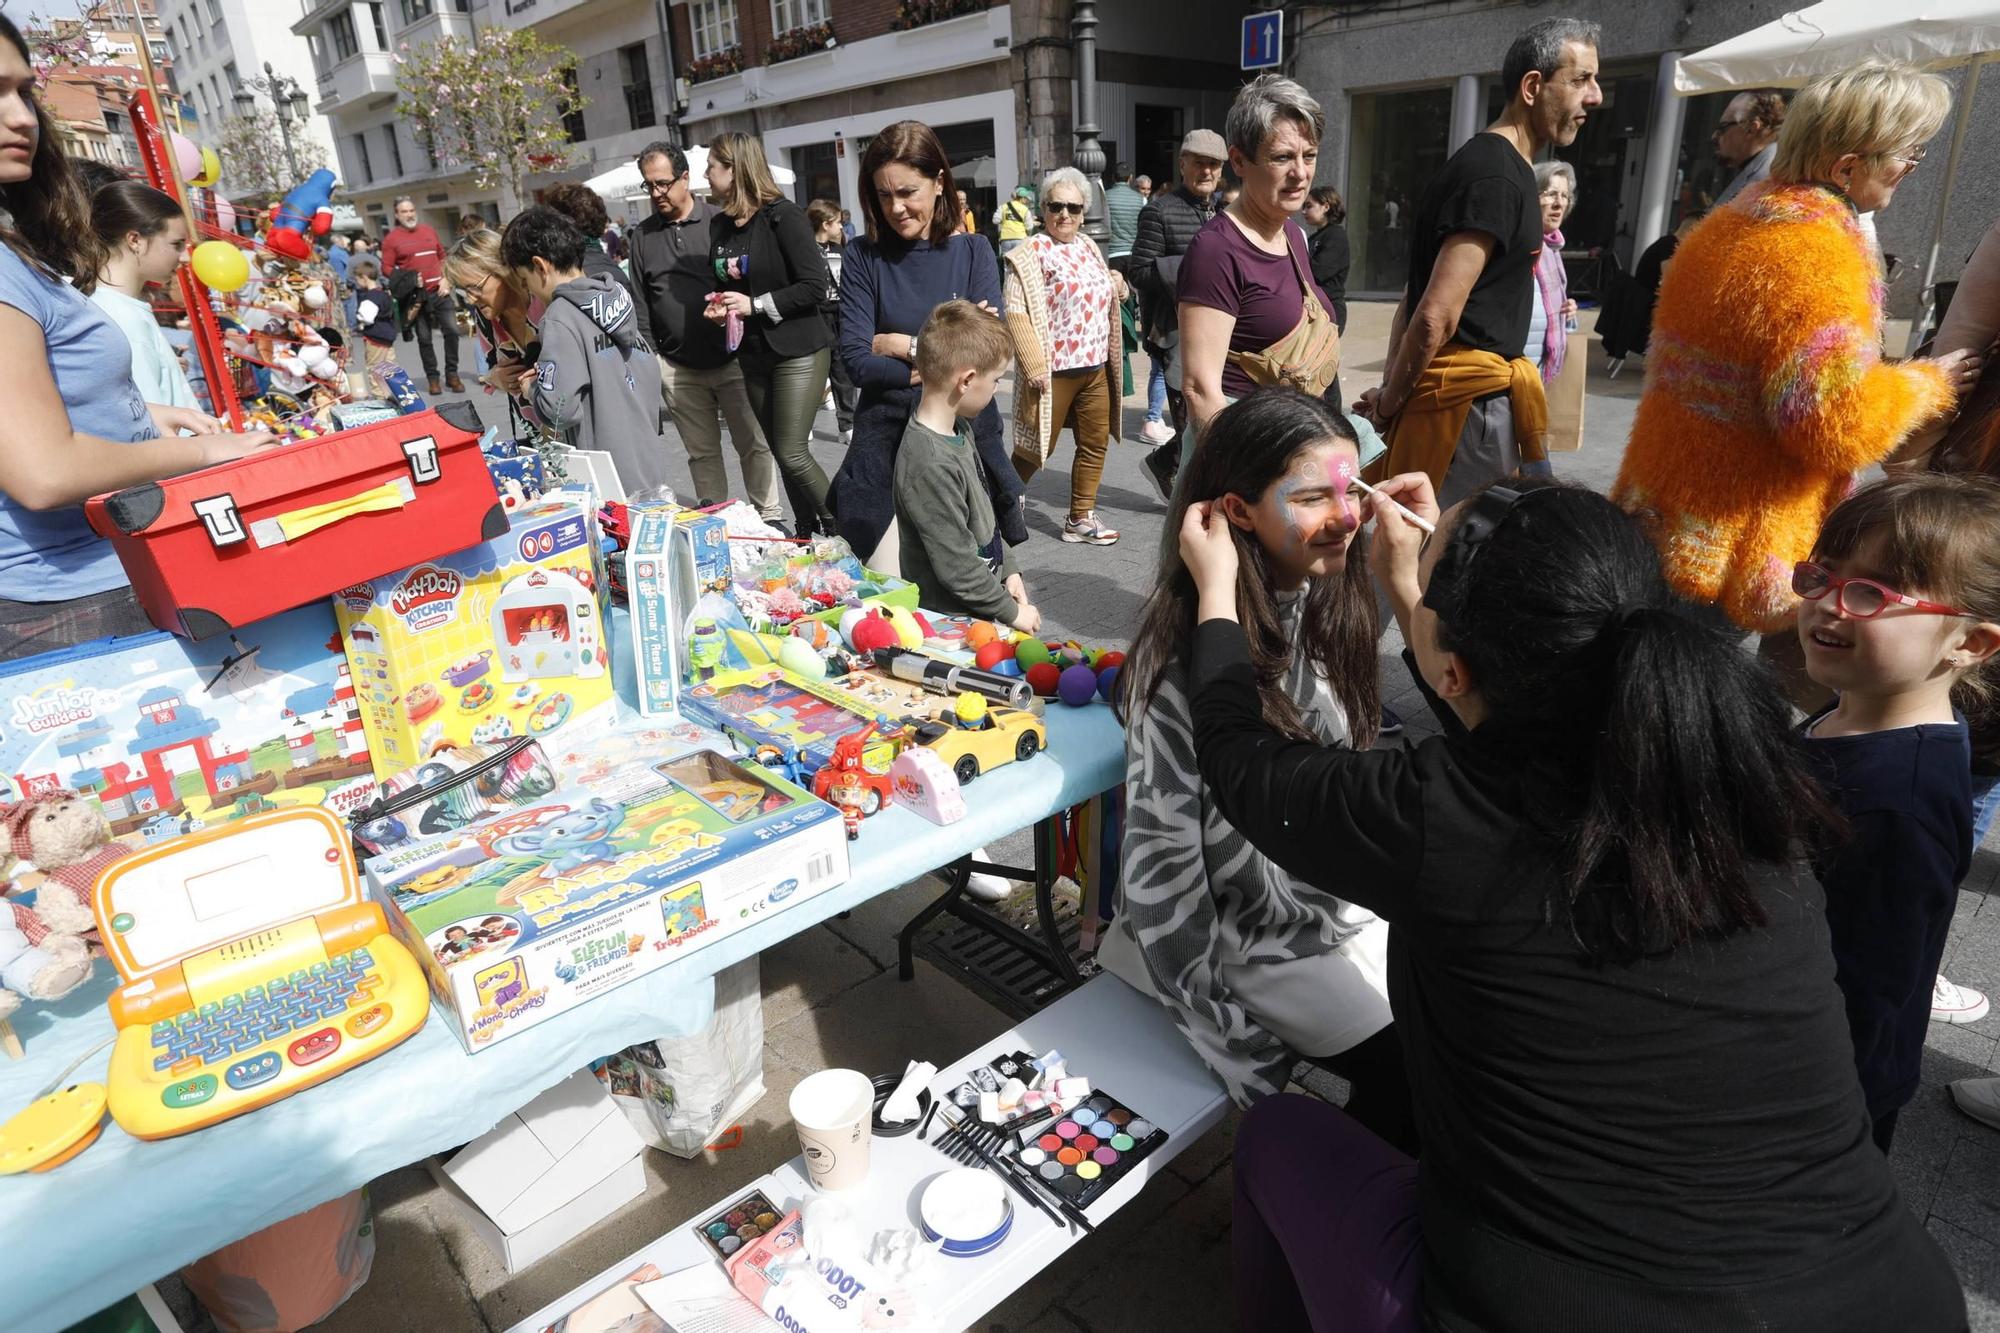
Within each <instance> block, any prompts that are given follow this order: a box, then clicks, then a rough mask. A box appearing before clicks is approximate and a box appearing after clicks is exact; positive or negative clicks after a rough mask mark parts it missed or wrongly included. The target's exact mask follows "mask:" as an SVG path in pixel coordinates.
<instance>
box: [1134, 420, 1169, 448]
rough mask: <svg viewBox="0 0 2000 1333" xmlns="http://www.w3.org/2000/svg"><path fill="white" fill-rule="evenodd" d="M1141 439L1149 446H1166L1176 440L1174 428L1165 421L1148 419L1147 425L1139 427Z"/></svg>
mask: <svg viewBox="0 0 2000 1333" xmlns="http://www.w3.org/2000/svg"><path fill="white" fill-rule="evenodd" d="M1139 438H1140V439H1142V440H1144V441H1145V442H1146V443H1147V444H1165V443H1166V442H1167V441H1169V440H1171V439H1173V438H1174V428H1173V427H1172V426H1169V425H1168V424H1167V423H1166V422H1164V421H1153V420H1151V419H1148V420H1147V422H1146V424H1145V425H1143V426H1141V427H1139Z"/></svg>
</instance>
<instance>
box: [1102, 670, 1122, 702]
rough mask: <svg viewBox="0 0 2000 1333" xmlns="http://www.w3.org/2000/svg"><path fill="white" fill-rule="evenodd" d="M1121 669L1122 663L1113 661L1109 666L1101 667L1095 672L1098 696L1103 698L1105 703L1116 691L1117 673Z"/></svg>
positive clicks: (1109, 700) (1110, 699)
mask: <svg viewBox="0 0 2000 1333" xmlns="http://www.w3.org/2000/svg"><path fill="white" fill-rule="evenodd" d="M1123 669H1124V663H1122V662H1113V663H1112V664H1111V665H1110V666H1108V667H1105V668H1103V669H1102V670H1100V671H1099V672H1098V673H1097V697H1098V698H1100V699H1102V700H1104V702H1106V703H1110V702H1111V701H1112V698H1113V696H1114V695H1116V693H1117V691H1118V673H1119V672H1120V671H1121V670H1123Z"/></svg>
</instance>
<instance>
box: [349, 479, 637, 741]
mask: <svg viewBox="0 0 2000 1333" xmlns="http://www.w3.org/2000/svg"><path fill="white" fill-rule="evenodd" d="M577 496H582V497H584V498H582V499H581V501H580V500H579V499H578V498H573V497H577ZM334 615H335V617H336V619H337V620H338V621H339V623H340V633H341V638H342V640H343V642H344V643H345V645H346V649H347V660H348V662H349V664H350V665H351V666H352V667H353V670H354V679H355V686H356V689H357V690H358V691H359V694H360V697H361V715H362V719H363V721H364V723H365V724H366V726H367V730H368V745H369V749H370V751H371V752H372V754H373V755H374V759H375V770H376V773H377V774H378V775H379V776H381V777H384V778H386V777H388V776H389V775H390V774H392V773H396V772H398V771H400V770H403V769H407V768H411V767H414V766H415V765H417V764H420V763H423V762H424V761H425V760H427V759H429V758H430V757H431V756H432V755H433V754H435V753H436V752H438V751H440V750H443V749H448V748H456V747H458V746H463V745H474V744H483V743H487V742H491V741H499V740H505V739H507V738H508V737H510V736H523V735H528V736H541V735H544V734H546V733H548V732H550V731H553V730H555V729H556V728H557V727H560V726H565V725H567V726H578V725H580V724H585V723H586V721H587V723H588V725H591V726H602V725H606V724H608V723H609V721H610V718H611V714H612V706H611V705H612V686H611V665H610V652H611V648H610V643H609V638H610V635H609V624H608V622H607V621H606V619H605V614H604V578H603V565H602V562H601V560H600V557H599V553H598V549H597V525H596V512H595V508H594V506H592V505H590V504H589V503H588V500H587V495H585V493H572V492H567V491H557V492H554V493H552V494H551V495H550V496H549V497H547V498H545V499H543V500H542V501H540V502H538V503H536V504H531V505H529V506H527V507H526V508H524V509H521V510H519V511H518V512H516V513H515V514H514V516H513V518H512V520H511V522H510V525H509V528H508V531H507V533H506V535H504V536H502V537H499V538H496V539H495V540H493V541H490V542H486V543H483V544H481V545H479V546H475V547H473V548H472V549H470V550H467V551H461V552H459V553H458V554H456V555H448V556H443V557H440V558H439V559H436V560H427V561H425V562H424V563H423V564H420V565H417V566H415V567H414V568H411V569H405V570H401V571H399V572H396V573H392V574H386V575H383V576H382V577H380V578H375V579H369V580H365V581H363V582H360V583H356V584H352V585H350V586H348V587H346V588H343V589H341V591H340V594H339V596H337V597H336V598H335V599H334Z"/></svg>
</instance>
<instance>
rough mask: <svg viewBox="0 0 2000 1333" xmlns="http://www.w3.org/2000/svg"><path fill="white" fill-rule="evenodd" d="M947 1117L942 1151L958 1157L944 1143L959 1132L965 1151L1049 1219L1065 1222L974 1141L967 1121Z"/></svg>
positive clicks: (1022, 1181)
mask: <svg viewBox="0 0 2000 1333" xmlns="http://www.w3.org/2000/svg"><path fill="white" fill-rule="evenodd" d="M945 1119H946V1123H948V1124H950V1125H951V1133H947V1134H945V1135H944V1136H943V1137H942V1138H940V1139H939V1140H938V1141H937V1145H936V1146H937V1147H938V1149H939V1150H940V1151H943V1152H945V1154H946V1155H947V1156H951V1157H957V1156H958V1154H957V1153H954V1152H951V1151H950V1150H948V1149H946V1148H945V1147H944V1145H945V1144H946V1143H947V1142H949V1141H950V1140H951V1136H952V1134H953V1133H955V1134H957V1135H958V1143H959V1145H960V1146H961V1147H963V1148H964V1149H965V1151H967V1152H969V1153H971V1154H973V1155H974V1156H975V1157H977V1158H978V1159H979V1160H980V1161H981V1162H983V1163H985V1165H986V1168H987V1170H989V1171H991V1172H993V1174H994V1175H996V1176H999V1177H1000V1179H1002V1180H1003V1181H1005V1182H1006V1183H1007V1184H1008V1186H1009V1187H1010V1188H1012V1189H1013V1191H1014V1192H1015V1193H1016V1194H1018V1195H1020V1196H1021V1197H1022V1198H1024V1199H1026V1200H1027V1201H1028V1202H1029V1203H1030V1204H1032V1205H1033V1206H1034V1207H1035V1208H1036V1209H1037V1210H1038V1211H1040V1212H1041V1213H1043V1214H1044V1215H1046V1216H1047V1217H1048V1219H1049V1221H1051V1222H1054V1223H1055V1224H1056V1225H1057V1226H1061V1225H1062V1224H1063V1219H1062V1218H1061V1216H1060V1215H1058V1214H1057V1213H1056V1211H1055V1210H1054V1209H1053V1208H1051V1207H1049V1205H1048V1203H1047V1202H1046V1201H1044V1200H1043V1199H1042V1197H1041V1196H1040V1195H1039V1194H1036V1193H1035V1192H1034V1191H1033V1190H1031V1189H1029V1188H1028V1185H1027V1182H1026V1181H1024V1180H1022V1179H1021V1177H1020V1176H1018V1175H1016V1174H1015V1173H1014V1172H1012V1171H1009V1170H1008V1169H1007V1168H1006V1167H1004V1166H1002V1165H1001V1164H1000V1162H999V1161H998V1160H997V1159H995V1158H994V1157H993V1156H992V1155H991V1154H990V1153H988V1152H987V1151H986V1150H985V1149H984V1148H982V1147H980V1146H979V1145H978V1144H977V1143H976V1142H974V1141H973V1138H972V1135H971V1134H970V1133H968V1132H967V1131H966V1128H965V1121H963V1120H960V1121H956V1122H954V1121H952V1120H951V1118H950V1117H949V1116H947V1117H945ZM959 1160H964V1159H963V1158H960V1159H959Z"/></svg>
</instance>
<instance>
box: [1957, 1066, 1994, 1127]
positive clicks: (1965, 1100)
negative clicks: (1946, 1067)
mask: <svg viewBox="0 0 2000 1333" xmlns="http://www.w3.org/2000/svg"><path fill="white" fill-rule="evenodd" d="M1951 1099H1952V1101H1953V1102H1955V1103H1957V1105H1958V1109H1959V1110H1961V1111H1963V1112H1965V1113H1966V1114H1967V1115H1969V1116H1971V1117H1972V1118H1973V1119H1974V1120H1977V1121H1978V1122H1979V1123H1980V1124H1982V1125H1985V1126H1987V1127H1988V1128H1991V1129H2000V1078H1994V1077H1991V1076H1988V1077H1984V1078H1962V1079H1959V1080H1958V1081H1957V1082H1956V1083H1953V1084H1952V1085H1951Z"/></svg>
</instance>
